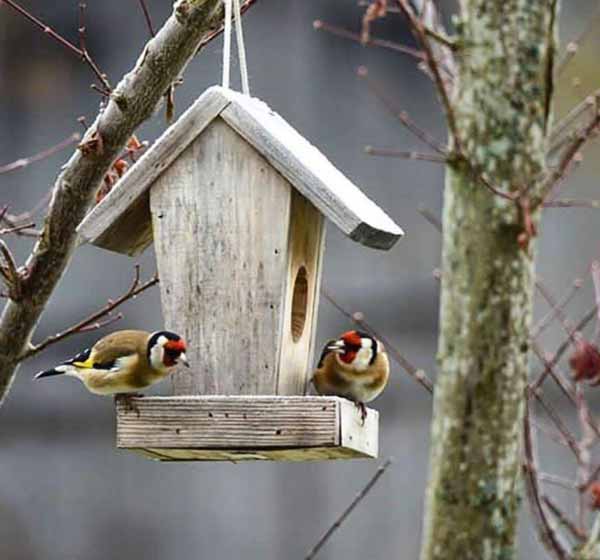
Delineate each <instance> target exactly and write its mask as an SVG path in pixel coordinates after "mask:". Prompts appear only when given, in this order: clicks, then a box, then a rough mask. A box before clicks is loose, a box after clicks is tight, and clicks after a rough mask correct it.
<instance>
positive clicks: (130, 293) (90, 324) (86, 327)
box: [20, 265, 158, 360]
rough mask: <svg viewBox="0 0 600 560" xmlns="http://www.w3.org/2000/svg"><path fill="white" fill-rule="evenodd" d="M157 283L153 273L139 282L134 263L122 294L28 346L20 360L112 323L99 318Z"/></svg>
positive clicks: (112, 319)
mask: <svg viewBox="0 0 600 560" xmlns="http://www.w3.org/2000/svg"><path fill="white" fill-rule="evenodd" d="M157 283H158V275H154V276H153V277H152V278H150V280H147V281H146V282H144V283H143V284H140V267H139V265H136V266H135V276H134V278H133V281H132V283H131V286H130V287H129V289H128V290H127V291H126V292H125V293H124V294H123V295H122V296H120V297H118V298H117V299H115V300H109V301H108V303H107V304H106V305H105V306H104V307H102V308H101V309H99V310H98V311H95V312H94V313H92V314H91V315H89V316H88V317H86V318H85V319H82V320H81V321H79V322H78V323H76V324H75V325H73V326H72V327H69V328H68V329H65V330H64V331H61V332H59V333H57V334H54V335H52V336H49V337H48V338H46V339H45V340H43V341H42V342H40V343H39V344H36V345H31V346H29V347H28V348H27V349H26V350H25V351H24V352H23V353H22V354H21V356H20V360H25V359H27V358H31V357H32V356H35V355H36V354H39V353H40V352H41V351H42V350H45V349H46V348H48V346H50V345H51V344H56V343H57V342H59V341H61V340H63V339H65V338H67V337H69V336H72V335H74V334H78V333H81V332H87V331H90V330H96V329H98V328H101V327H103V326H106V325H108V324H110V323H113V322H114V321H116V320H118V319H116V318H109V319H108V320H106V321H103V322H101V321H100V319H103V318H105V317H107V316H108V315H110V313H111V312H112V311H114V310H115V309H116V308H117V307H119V306H120V305H121V304H123V303H125V302H126V301H127V300H130V299H132V298H135V297H136V296H137V295H139V294H141V293H142V292H144V291H145V290H147V289H148V288H150V287H151V286H154V285H155V284H157Z"/></svg>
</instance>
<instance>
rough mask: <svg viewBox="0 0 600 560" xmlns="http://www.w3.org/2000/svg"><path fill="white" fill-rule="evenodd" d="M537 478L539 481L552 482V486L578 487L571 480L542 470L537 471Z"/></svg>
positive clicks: (576, 488)
mask: <svg viewBox="0 0 600 560" xmlns="http://www.w3.org/2000/svg"><path fill="white" fill-rule="evenodd" d="M538 480H540V481H541V482H547V483H548V484H553V485H554V486H560V487H561V488H565V489H566V490H578V488H579V486H578V485H577V484H575V483H574V482H573V481H572V480H568V479H566V478H562V477H560V476H556V475H554V474H549V473H544V472H540V473H538Z"/></svg>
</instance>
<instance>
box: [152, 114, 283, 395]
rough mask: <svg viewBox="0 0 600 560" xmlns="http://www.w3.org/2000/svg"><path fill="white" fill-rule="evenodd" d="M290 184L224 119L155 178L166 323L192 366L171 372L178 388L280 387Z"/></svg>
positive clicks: (203, 391) (255, 390) (236, 390)
mask: <svg viewBox="0 0 600 560" xmlns="http://www.w3.org/2000/svg"><path fill="white" fill-rule="evenodd" d="M291 192H292V189H291V187H290V186H289V183H288V182H287V181H286V180H285V179H284V178H283V177H282V176H281V175H280V174H279V173H278V172H277V171H275V170H274V169H273V168H272V167H271V166H270V165H269V164H268V163H267V162H266V161H265V159H264V158H263V157H262V156H260V155H259V154H258V153H257V152H256V150H255V149H254V148H253V147H252V146H250V145H249V144H248V143H247V142H245V141H244V140H243V139H242V138H241V137H240V136H239V135H238V134H237V133H236V132H235V131H233V130H232V129H231V128H230V127H229V126H227V125H226V124H225V123H224V122H223V121H222V120H221V119H216V120H215V121H213V122H212V123H211V124H210V126H209V127H208V128H207V129H206V130H205V131H204V134H202V135H201V136H200V137H199V138H198V139H197V140H196V141H195V142H194V143H192V145H191V146H189V147H188V149H187V151H186V152H185V153H184V154H183V155H182V156H181V157H180V158H178V159H177V161H175V162H174V163H173V164H172V165H171V166H170V167H169V169H167V170H166V171H165V172H164V173H163V174H162V175H161V176H160V177H159V178H158V179H157V180H156V182H155V185H154V187H153V188H152V190H151V210H152V217H153V223H154V230H155V249H156V258H157V262H158V270H159V273H160V277H161V283H160V288H161V299H162V308H163V313H164V319H165V325H166V327H167V328H168V329H171V330H174V331H176V332H179V333H181V334H182V335H183V336H184V337H185V339H186V340H187V341H188V344H189V352H188V357H189V359H190V361H191V363H192V366H193V367H192V369H191V370H185V371H181V372H179V373H176V374H175V375H174V393H175V394H178V395H181V394H194V395H198V394H200V395H214V394H231V395H236V394H252V395H260V394H276V393H277V376H278V366H279V359H278V358H279V355H280V341H281V336H280V333H281V328H282V327H281V320H282V308H283V304H284V297H285V289H286V280H287V262H288V251H289V249H288V229H289V220H290V217H289V216H290V197H291ZM283 375H284V376H285V375H286V372H284V373H283Z"/></svg>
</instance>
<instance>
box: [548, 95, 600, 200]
mask: <svg viewBox="0 0 600 560" xmlns="http://www.w3.org/2000/svg"><path fill="white" fill-rule="evenodd" d="M599 127H600V110H599V109H598V106H597V105H596V107H595V114H594V116H593V118H592V119H590V122H589V123H588V124H587V125H586V126H585V127H584V128H583V130H582V131H581V132H580V133H579V134H578V135H577V138H576V139H575V140H574V141H573V142H572V143H571V144H570V145H569V146H568V147H567V148H566V149H565V152H564V154H563V156H562V157H561V159H560V161H559V163H558V165H557V167H556V169H554V170H552V171H551V172H550V173H549V174H548V176H547V177H546V179H545V180H544V181H543V183H542V185H541V186H540V196H539V200H538V203H537V204H538V205H539V204H543V203H544V202H546V198H547V197H548V195H549V194H550V193H551V192H553V191H554V189H555V187H556V185H557V184H558V183H560V182H561V181H562V180H563V179H564V177H565V175H566V174H567V172H568V171H569V170H570V169H571V167H572V166H573V164H575V163H577V162H578V161H581V150H582V149H583V148H584V146H585V145H586V144H587V143H588V142H589V140H590V139H591V138H593V136H594V134H595V133H596V132H597V131H598V129H599Z"/></svg>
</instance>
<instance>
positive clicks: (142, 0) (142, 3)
mask: <svg viewBox="0 0 600 560" xmlns="http://www.w3.org/2000/svg"><path fill="white" fill-rule="evenodd" d="M139 3H140V7H141V8H142V12H144V19H145V20H146V25H147V26H148V31H149V32H150V37H154V35H156V33H155V32H154V27H153V25H152V18H151V17H150V12H149V11H148V6H146V0H139Z"/></svg>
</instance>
